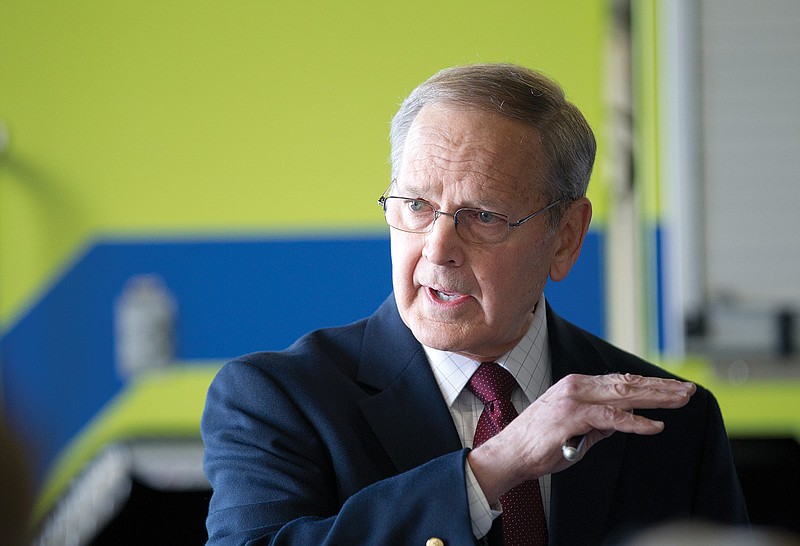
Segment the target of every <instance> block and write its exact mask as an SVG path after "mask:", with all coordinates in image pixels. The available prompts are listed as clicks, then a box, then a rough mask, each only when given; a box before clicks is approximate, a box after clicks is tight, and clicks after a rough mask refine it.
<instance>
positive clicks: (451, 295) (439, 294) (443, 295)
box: [430, 288, 464, 302]
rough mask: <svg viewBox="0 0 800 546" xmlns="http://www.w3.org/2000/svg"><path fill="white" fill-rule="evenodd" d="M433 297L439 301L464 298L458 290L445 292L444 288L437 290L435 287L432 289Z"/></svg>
mask: <svg viewBox="0 0 800 546" xmlns="http://www.w3.org/2000/svg"><path fill="white" fill-rule="evenodd" d="M430 291H431V293H432V294H433V297H434V298H436V299H437V300H439V301H444V302H450V301H455V300H457V299H459V298H463V297H464V295H463V294H458V293H456V292H445V291H444V290H437V289H435V288H431V289H430Z"/></svg>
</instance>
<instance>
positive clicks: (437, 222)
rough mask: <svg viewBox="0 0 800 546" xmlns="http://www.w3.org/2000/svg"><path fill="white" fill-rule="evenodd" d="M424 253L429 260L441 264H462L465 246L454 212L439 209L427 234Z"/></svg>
mask: <svg viewBox="0 0 800 546" xmlns="http://www.w3.org/2000/svg"><path fill="white" fill-rule="evenodd" d="M422 254H423V256H425V259H427V260H428V261H429V262H431V263H434V264H439V265H445V264H450V265H461V263H463V248H462V241H461V237H460V236H459V235H458V232H457V230H456V223H455V219H454V216H453V214H451V213H448V212H441V211H437V212H436V216H435V217H434V220H433V225H432V226H431V230H430V231H429V232H428V233H426V234H425V246H424V247H423V249H422Z"/></svg>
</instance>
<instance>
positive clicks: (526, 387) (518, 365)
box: [422, 296, 551, 407]
mask: <svg viewBox="0 0 800 546" xmlns="http://www.w3.org/2000/svg"><path fill="white" fill-rule="evenodd" d="M545 305H546V303H545V299H544V296H542V298H541V299H540V300H539V303H538V304H537V305H536V308H535V309H534V311H533V320H532V321H531V326H530V328H528V332H527V333H526V334H525V335H524V336H523V338H522V339H521V340H520V342H519V343H518V344H517V345H516V346H515V347H514V348H513V349H511V350H510V351H509V352H508V353H506V354H504V355H503V356H501V357H500V358H498V359H497V360H496V362H497V363H498V364H500V365H501V366H503V367H504V368H505V369H507V370H508V371H509V372H511V375H513V376H514V378H515V379H516V380H517V384H518V385H519V386H520V388H521V389H522V392H523V393H524V394H525V396H526V397H527V399H528V402H533V401H534V400H536V399H537V398H538V397H539V396H540V395H541V394H542V393H543V392H544V391H545V390H547V388H548V387H549V386H550V382H551V379H550V377H551V376H550V350H549V345H548V343H547V319H546V313H545ZM422 347H423V349H424V350H425V354H426V355H427V357H428V362H429V363H430V365H431V369H432V370H433V375H434V376H435V377H436V382H437V383H438V384H439V389H440V390H441V391H442V396H443V397H444V400H445V402H446V403H447V405H448V407H450V406H452V405H453V402H454V401H455V399H456V398H457V397H458V395H459V394H460V393H461V391H462V390H464V387H466V385H467V382H468V381H469V378H470V377H472V374H473V373H475V370H477V369H478V366H480V362H477V361H475V360H472V359H470V358H467V357H465V356H461V355H459V354H455V353H451V352H450V351H440V350H438V349H433V348H431V347H427V346H425V345H423V346H422Z"/></svg>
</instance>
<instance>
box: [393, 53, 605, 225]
mask: <svg viewBox="0 0 800 546" xmlns="http://www.w3.org/2000/svg"><path fill="white" fill-rule="evenodd" d="M441 102H450V103H456V104H460V105H463V106H465V107H472V108H479V109H481V110H486V111H491V112H497V113H498V114H501V115H503V116H506V117H508V118H512V119H516V120H521V121H523V122H525V123H527V124H529V125H531V126H532V127H534V128H535V129H536V130H537V132H538V134H539V139H540V142H541V145H542V148H543V150H544V153H545V155H546V162H547V173H546V180H545V182H546V185H547V187H546V189H545V194H546V196H547V198H548V199H549V200H550V201H557V200H562V206H561V207H554V209H553V211H554V213H553V214H552V216H551V220H552V221H555V220H556V219H557V218H559V217H560V216H561V213H563V210H564V209H565V208H566V206H567V205H568V204H569V202H570V201H572V200H574V199H577V198H579V197H582V196H585V195H586V188H587V187H588V185H589V178H590V176H591V174H592V166H593V164H594V157H595V152H596V149H597V144H596V142H595V138H594V134H593V133H592V129H591V127H589V124H588V123H587V122H586V119H585V118H584V117H583V114H581V112H580V110H578V108H577V107H576V106H575V105H574V104H572V103H571V102H569V101H568V100H567V99H566V98H565V96H564V91H563V89H562V88H561V86H560V85H559V84H558V83H556V82H555V81H553V80H552V79H550V78H549V77H547V76H545V75H544V74H542V73H540V72H536V71H534V70H530V69H528V68H525V67H522V66H518V65H513V64H475V65H467V66H457V67H453V68H446V69H444V70H442V71H440V72H438V73H437V74H434V75H433V76H432V77H431V78H429V79H428V80H426V81H425V82H423V83H421V84H420V85H419V86H418V87H417V88H416V89H414V90H413V91H412V92H411V94H410V95H409V96H408V97H406V99H405V100H404V101H403V103H402V104H401V105H400V109H399V110H398V111H397V113H396V114H395V116H394V117H393V118H392V125H391V133H390V139H391V148H392V151H391V163H392V178H393V179H394V178H396V177H397V175H398V171H399V169H400V165H401V164H402V160H403V148H404V146H405V140H406V136H407V135H408V131H409V128H410V127H411V124H412V122H413V121H414V118H416V116H417V114H418V113H419V111H420V110H421V109H422V107H423V106H425V105H426V104H433V103H441Z"/></svg>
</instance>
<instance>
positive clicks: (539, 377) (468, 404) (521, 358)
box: [423, 296, 552, 538]
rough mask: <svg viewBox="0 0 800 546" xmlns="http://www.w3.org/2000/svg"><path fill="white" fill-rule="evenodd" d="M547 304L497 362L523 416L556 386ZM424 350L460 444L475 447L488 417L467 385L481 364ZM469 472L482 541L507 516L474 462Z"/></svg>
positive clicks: (543, 481) (546, 481)
mask: <svg viewBox="0 0 800 546" xmlns="http://www.w3.org/2000/svg"><path fill="white" fill-rule="evenodd" d="M545 305H546V304H545V300H544V296H542V299H541V300H540V301H539V303H538V304H537V305H536V309H535V310H534V312H533V321H532V322H531V326H530V328H529V329H528V332H527V334H525V336H524V337H523V338H522V340H520V342H519V343H518V344H517V346H516V347H514V348H513V349H512V350H511V351H509V352H508V353H506V354H505V355H503V356H502V357H500V358H499V359H497V360H496V362H497V363H498V364H500V365H501V366H503V367H504V368H505V369H506V370H508V371H509V372H511V375H513V376H514V379H516V380H517V385H516V386H515V387H514V391H513V392H512V394H511V401H512V402H513V404H514V407H515V408H516V409H517V411H518V412H519V413H522V411H523V410H524V409H525V408H527V407H528V406H529V405H530V404H531V403H532V402H533V401H534V400H536V399H537V398H538V397H539V396H540V395H541V394H542V393H544V391H546V390H547V389H548V388H549V387H550V385H551V384H552V379H551V377H552V375H551V373H550V350H549V345H548V343H547V320H546V317H545ZM423 348H424V349H425V354H426V355H427V357H428V362H429V363H430V365H431V369H432V370H433V374H434V376H436V382H437V383H438V384H439V389H440V390H441V391H442V396H443V397H444V400H445V402H446V403H447V406H448V407H449V408H450V414H451V415H452V417H453V423H455V426H456V430H457V431H458V435H459V437H460V438H461V444H462V445H463V446H464V447H467V448H472V439H473V437H474V436H475V429H476V428H477V426H478V418H479V417H480V415H481V412H483V402H481V401H480V400H479V399H478V397H477V396H475V395H474V394H473V393H472V391H470V390H469V389H468V388H467V382H468V381H469V379H470V377H472V374H473V373H475V371H476V370H477V369H478V366H480V364H481V363H480V362H476V361H474V360H471V359H469V358H467V357H464V356H461V355H458V354H455V353H451V352H448V351H440V350H438V349H432V348H430V347H425V346H423ZM466 473H467V497H468V500H469V511H470V518H471V519H472V531H473V533H474V534H475V537H476V538H481V537H483V536H485V535H486V534H487V533H488V532H489V529H490V528H491V526H492V522H493V521H494V518H496V517H497V516H499V515H500V514H501V513H502V512H501V511H500V510H495V509H493V508H492V507H491V506H489V502H488V501H487V500H486V496H485V495H484V494H483V491H482V490H481V488H480V486H479V485H478V482H477V480H476V479H475V475H474V474H473V473H472V469H471V468H470V466H469V463H467V464H466ZM539 486H540V488H541V490H542V501H543V502H544V511H545V516H546V517H548V519H549V516H550V476H549V475H547V476H542V477H541V478H539Z"/></svg>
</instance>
